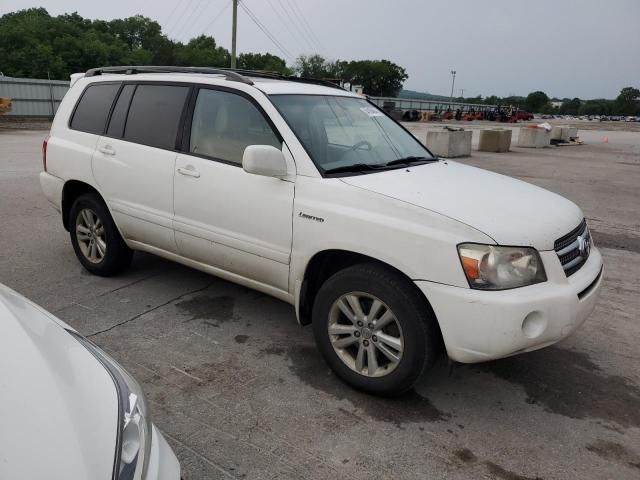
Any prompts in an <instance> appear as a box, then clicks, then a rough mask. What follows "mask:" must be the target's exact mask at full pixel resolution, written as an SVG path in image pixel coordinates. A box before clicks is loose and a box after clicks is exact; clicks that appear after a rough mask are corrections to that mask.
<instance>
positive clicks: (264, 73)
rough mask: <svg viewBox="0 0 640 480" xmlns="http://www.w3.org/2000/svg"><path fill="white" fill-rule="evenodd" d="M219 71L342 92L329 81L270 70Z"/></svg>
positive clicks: (239, 69)
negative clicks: (322, 87) (309, 84)
mask: <svg viewBox="0 0 640 480" xmlns="http://www.w3.org/2000/svg"><path fill="white" fill-rule="evenodd" d="M220 70H225V71H230V72H236V73H239V74H241V75H245V76H247V77H256V78H273V79H275V80H288V81H289V82H300V83H311V84H315V85H323V86H325V87H330V88H338V89H340V90H344V88H342V87H341V86H340V85H338V84H337V83H335V82H332V81H330V80H321V79H319V78H308V77H296V76H294V75H283V74H281V73H278V72H273V71H270V70H246V69H241V68H234V69H231V68H221V69H220Z"/></svg>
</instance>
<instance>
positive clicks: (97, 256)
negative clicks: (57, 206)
mask: <svg viewBox="0 0 640 480" xmlns="http://www.w3.org/2000/svg"><path fill="white" fill-rule="evenodd" d="M92 222H93V227H91V223H92ZM69 234H70V236H71V244H72V245H73V250H74V251H75V253H76V257H78V260H80V263H81V264H82V266H83V267H84V268H85V269H86V270H88V271H89V272H91V273H93V274H94V275H99V276H102V277H109V276H112V275H115V274H117V273H119V272H121V271H123V270H124V269H125V268H127V267H128V266H129V264H130V263H131V258H132V257H133V251H132V250H131V249H130V248H129V247H127V245H126V244H125V243H124V240H123V239H122V237H121V236H120V232H119V231H118V229H117V227H116V224H115V223H114V221H113V218H111V214H110V213H109V209H108V208H107V206H106V205H105V203H104V201H103V200H102V198H100V196H99V195H97V194H95V193H86V194H84V195H80V196H79V197H78V198H77V199H76V201H75V202H74V203H73V205H72V207H71V212H70V214H69ZM92 239H93V241H92ZM92 243H93V245H95V246H94V247H92V246H91V245H92Z"/></svg>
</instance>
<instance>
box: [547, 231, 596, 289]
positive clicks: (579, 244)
mask: <svg viewBox="0 0 640 480" xmlns="http://www.w3.org/2000/svg"><path fill="white" fill-rule="evenodd" d="M553 249H554V250H555V251H556V254H557V255H558V259H559V260H560V263H561V264H562V268H563V269H564V273H565V274H566V275H567V277H569V276H571V275H573V274H574V273H576V272H577V271H578V270H580V267H582V265H584V263H585V262H586V261H587V259H588V258H589V253H590V252H591V234H590V233H589V229H588V228H587V222H586V220H582V222H581V223H580V225H578V226H577V227H576V228H574V229H573V230H571V231H570V232H569V233H567V234H566V235H564V236H562V237H560V238H559V239H557V240H556V241H555V242H554V244H553Z"/></svg>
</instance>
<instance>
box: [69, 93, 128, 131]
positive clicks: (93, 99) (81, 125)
mask: <svg viewBox="0 0 640 480" xmlns="http://www.w3.org/2000/svg"><path fill="white" fill-rule="evenodd" d="M119 88H120V84H119V83H103V84H100V83H97V84H94V85H89V86H88V87H87V89H86V90H85V91H84V93H83V94H82V98H80V102H78V106H77V107H76V110H75V112H74V114H73V118H72V119H71V125H70V126H71V128H72V129H74V130H80V131H81V132H87V133H95V134H96V135H102V133H103V132H104V127H105V124H106V122H107V117H108V116H109V110H111V104H112V103H113V100H114V98H116V94H117V93H118V89H119Z"/></svg>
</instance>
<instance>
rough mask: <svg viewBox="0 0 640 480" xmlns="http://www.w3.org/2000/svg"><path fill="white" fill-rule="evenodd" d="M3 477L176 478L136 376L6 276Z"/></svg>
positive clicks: (0, 300) (0, 353)
mask: <svg viewBox="0 0 640 480" xmlns="http://www.w3.org/2000/svg"><path fill="white" fill-rule="evenodd" d="M0 369H1V370H0V478H2V479H7V480H8V479H16V480H17V479H25V480H27V479H29V480H31V479H33V480H35V479H50V478H56V479H62V478H65V479H69V480H71V479H73V480H76V479H77V480H80V479H83V480H85V479H86V480H89V479H91V480H179V479H180V465H179V464H178V460H177V459H176V456H175V455H174V453H173V451H172V450H171V447H170V446H169V444H168V443H167V442H166V440H165V439H164V437H163V436H162V434H161V433H160V432H159V431H158V429H157V428H156V427H155V426H154V425H153V423H151V417H150V414H149V411H148V409H147V404H146V401H145V398H144V394H143V393H142V389H141V388H140V385H138V382H136V380H135V379H134V378H133V377H132V376H131V375H130V374H129V373H128V372H127V371H126V370H125V369H124V368H123V367H122V366H121V365H120V364H118V363H117V362H116V361H115V360H113V358H111V357H110V356H109V355H107V354H106V353H105V352H103V351H102V350H101V349H100V348H98V347H97V346H96V345H95V344H94V343H92V342H91V341H89V340H87V339H86V338H84V337H83V336H82V335H80V334H79V333H78V332H76V331H75V330H74V329H73V328H71V327H70V326H69V325H67V324H65V323H64V322H62V321H61V320H59V319H57V318H56V317H54V316H53V315H51V314H50V313H49V312H47V311H45V310H43V309H42V308H40V307H38V306H37V305H35V304H34V303H32V302H30V301H29V300H27V299H26V298H24V297H23V296H22V295H20V294H18V293H16V292H14V291H13V290H11V289H9V288H8V287H5V286H4V285H2V284H0Z"/></svg>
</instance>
